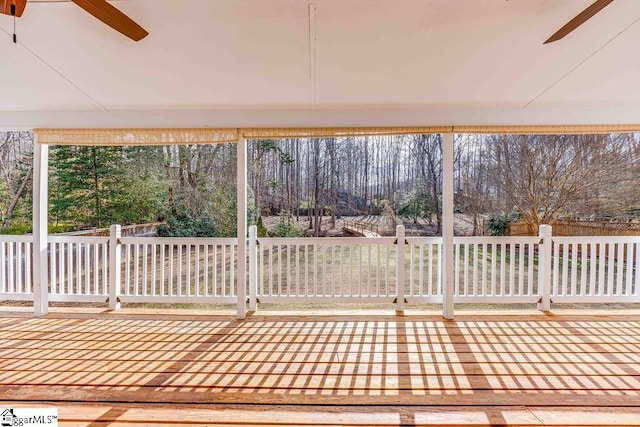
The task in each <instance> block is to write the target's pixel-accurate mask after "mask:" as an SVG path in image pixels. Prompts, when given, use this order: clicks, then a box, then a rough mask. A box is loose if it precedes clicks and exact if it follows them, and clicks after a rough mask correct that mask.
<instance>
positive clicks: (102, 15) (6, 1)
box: [0, 0, 149, 41]
mask: <svg viewBox="0 0 640 427" xmlns="http://www.w3.org/2000/svg"><path fill="white" fill-rule="evenodd" d="M71 1H73V2H74V3H75V4H77V5H78V6H80V7H81V8H82V9H84V10H85V11H87V12H89V13H90V14H91V15H93V16H95V17H96V18H98V19H99V20H101V21H102V22H104V23H105V24H107V25H108V26H110V27H111V28H113V29H114V30H116V31H118V32H120V33H122V34H124V35H125V36H127V37H129V38H130V39H132V40H135V41H139V40H142V39H143V38H145V37H146V36H147V35H148V34H149V33H148V32H147V31H146V30H145V29H144V28H142V27H141V26H140V25H138V24H136V23H135V22H134V21H133V20H132V19H131V18H129V17H128V16H127V15H125V14H124V13H122V12H121V11H119V10H118V9H116V8H115V7H114V6H112V5H111V4H109V3H107V1H106V0H71ZM26 5H27V0H0V13H3V14H5V15H9V16H16V17H20V16H22V12H24V9H25V7H26Z"/></svg>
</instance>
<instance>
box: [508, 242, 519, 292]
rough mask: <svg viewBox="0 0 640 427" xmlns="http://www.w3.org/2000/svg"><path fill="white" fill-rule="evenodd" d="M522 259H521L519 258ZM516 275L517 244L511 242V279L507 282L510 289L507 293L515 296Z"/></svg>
mask: <svg viewBox="0 0 640 427" xmlns="http://www.w3.org/2000/svg"><path fill="white" fill-rule="evenodd" d="M518 261H520V260H518ZM515 276H516V245H515V243H511V244H509V281H508V282H507V284H508V285H509V291H508V293H507V295H509V296H513V295H515V294H517V292H516V291H515V289H514V288H515V285H516V281H515Z"/></svg>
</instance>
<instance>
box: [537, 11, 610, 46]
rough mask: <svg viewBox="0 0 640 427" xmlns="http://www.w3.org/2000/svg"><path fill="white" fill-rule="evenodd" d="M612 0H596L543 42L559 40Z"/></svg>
mask: <svg viewBox="0 0 640 427" xmlns="http://www.w3.org/2000/svg"><path fill="white" fill-rule="evenodd" d="M612 2H613V0H597V1H595V2H594V3H593V4H592V5H591V6H589V7H588V8H586V9H585V10H583V11H582V12H580V13H579V14H578V15H577V16H576V17H575V18H573V19H572V20H571V21H569V22H567V23H566V24H565V25H564V26H563V27H562V28H560V29H559V30H558V31H556V32H555V33H553V35H552V36H551V37H549V38H548V39H547V40H546V41H545V42H544V43H543V44H547V43H551V42H555V41H558V40H560V39H561V38H563V37H564V36H566V35H567V34H569V33H570V32H572V31H573V30H575V29H576V28H578V27H579V26H580V25H582V24H584V23H585V22H586V21H587V20H588V19H589V18H591V17H592V16H593V15H595V14H596V13H598V12H600V11H601V10H602V9H604V8H605V7H606V6H608V5H609V4H611V3H612Z"/></svg>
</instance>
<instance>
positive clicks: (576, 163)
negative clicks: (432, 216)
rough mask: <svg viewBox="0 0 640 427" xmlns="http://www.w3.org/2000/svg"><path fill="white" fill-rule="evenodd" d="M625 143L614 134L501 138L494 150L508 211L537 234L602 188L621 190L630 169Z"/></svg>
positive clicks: (492, 144)
mask: <svg viewBox="0 0 640 427" xmlns="http://www.w3.org/2000/svg"><path fill="white" fill-rule="evenodd" d="M620 144H621V140H620V139H619V138H616V137H615V136H610V135H552V136H551V135H499V136H493V137H491V138H490V139H489V145H488V148H489V150H490V153H491V156H492V161H493V163H494V166H493V167H494V171H495V175H494V179H495V184H496V186H497V187H499V189H500V192H501V193H502V194H504V197H505V202H506V207H507V208H508V209H513V210H515V211H516V212H518V213H519V214H520V215H521V216H522V218H523V220H524V221H525V222H526V223H527V224H528V225H529V228H530V232H531V233H537V231H538V227H539V225H540V224H552V223H553V222H554V220H555V219H556V218H557V216H558V214H560V213H564V212H567V211H569V210H571V209H572V208H573V209H575V208H576V207H577V206H578V205H584V204H585V203H588V201H589V200H591V199H592V198H593V196H594V194H595V192H596V190H597V188H598V187H600V186H601V185H602V183H605V182H606V183H607V185H610V186H615V185H617V183H618V178H619V177H620V176H621V174H620V168H624V167H625V164H626V163H625V153H624V151H623V150H621V149H620Z"/></svg>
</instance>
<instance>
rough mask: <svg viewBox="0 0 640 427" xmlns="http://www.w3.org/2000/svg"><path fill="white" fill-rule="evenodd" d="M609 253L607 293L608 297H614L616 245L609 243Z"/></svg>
mask: <svg viewBox="0 0 640 427" xmlns="http://www.w3.org/2000/svg"><path fill="white" fill-rule="evenodd" d="M608 246H609V251H608V257H607V261H608V262H607V270H608V271H607V272H608V275H607V286H606V289H607V292H606V295H607V296H611V295H613V291H614V287H615V282H614V278H615V276H614V274H615V259H616V257H615V246H616V245H615V243H609V245H608Z"/></svg>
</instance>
